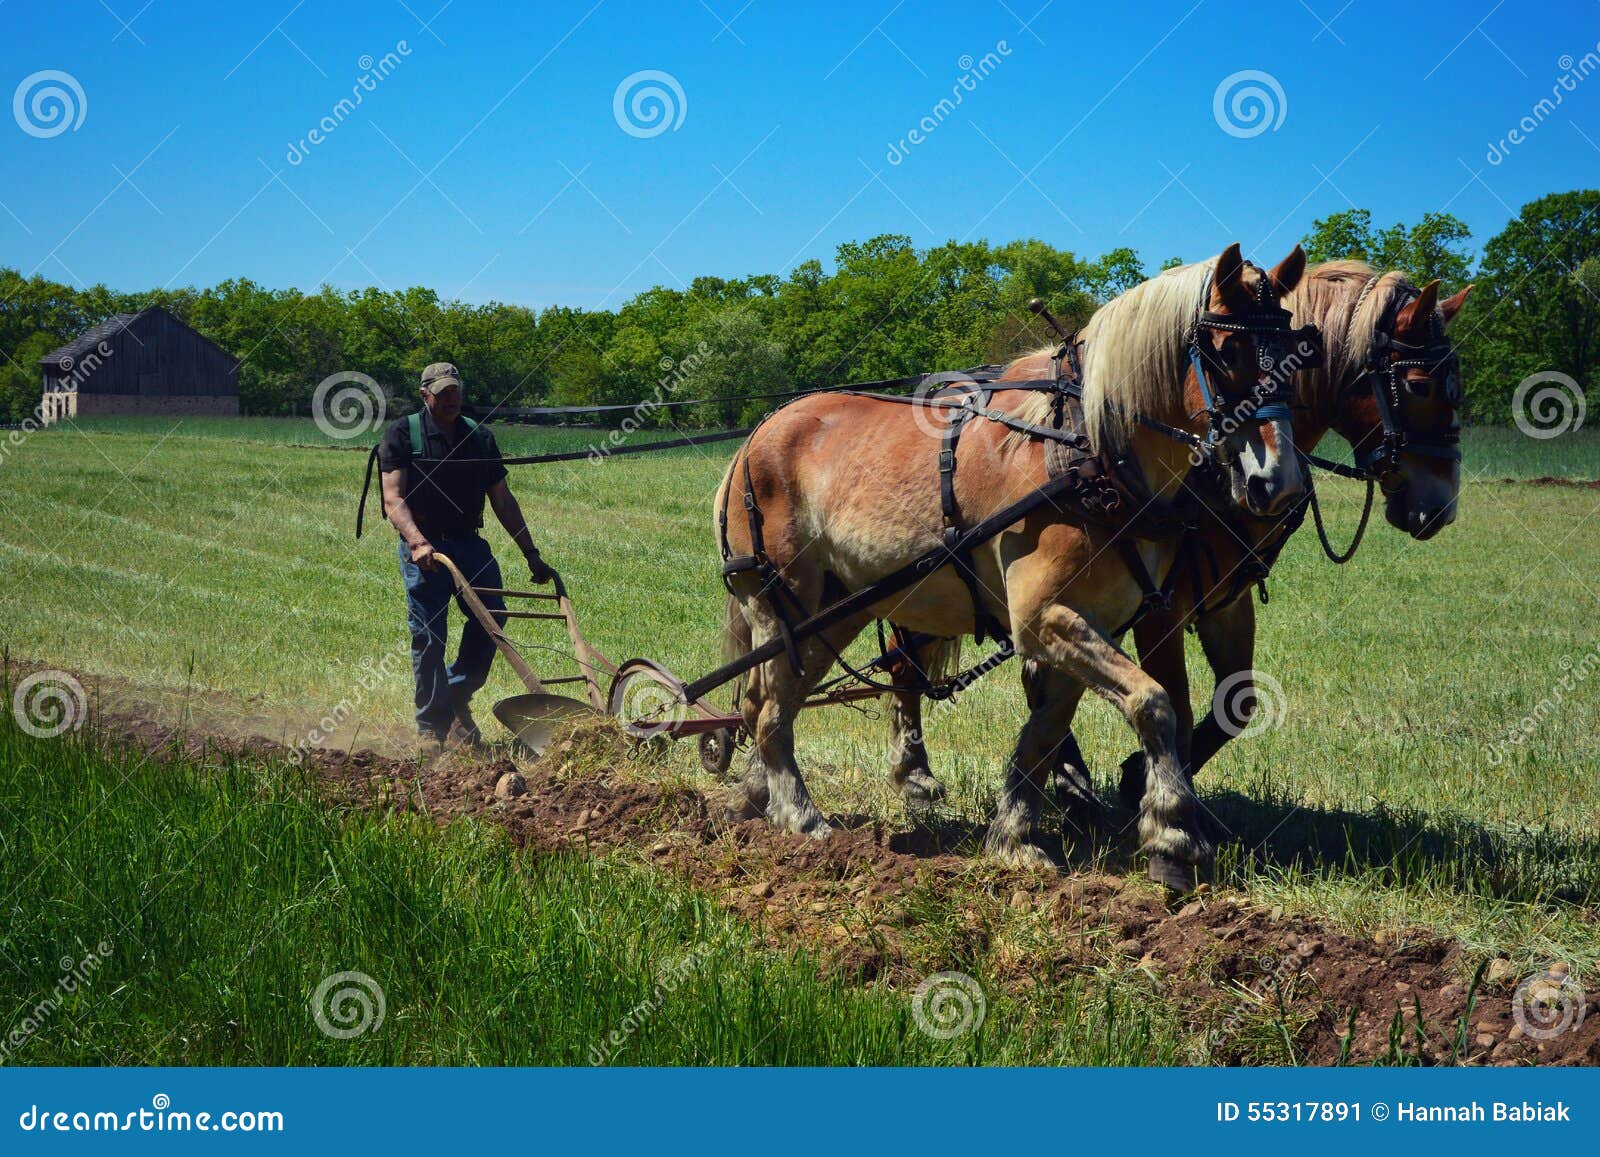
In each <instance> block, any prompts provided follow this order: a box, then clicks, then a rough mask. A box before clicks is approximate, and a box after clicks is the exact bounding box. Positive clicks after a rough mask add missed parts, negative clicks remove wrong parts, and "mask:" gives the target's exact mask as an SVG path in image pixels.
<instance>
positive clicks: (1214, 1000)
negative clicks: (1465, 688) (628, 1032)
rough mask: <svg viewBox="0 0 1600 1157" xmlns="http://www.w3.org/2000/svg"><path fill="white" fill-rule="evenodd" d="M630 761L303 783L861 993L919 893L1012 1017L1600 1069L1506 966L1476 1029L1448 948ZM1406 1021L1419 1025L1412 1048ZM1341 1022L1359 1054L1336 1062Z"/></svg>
mask: <svg viewBox="0 0 1600 1157" xmlns="http://www.w3.org/2000/svg"><path fill="white" fill-rule="evenodd" d="M14 677H15V676H14ZM85 682H86V684H87V683H92V682H94V680H92V679H86V680H85ZM99 693H100V697H101V698H100V708H99V710H98V711H97V712H96V727H97V728H98V729H99V730H100V731H101V732H102V733H104V735H105V736H106V737H107V738H109V739H112V740H114V741H120V742H126V743H130V744H132V745H134V746H136V747H138V748H141V749H144V750H147V751H149V752H152V753H154V754H158V755H168V754H171V753H174V752H184V753H187V754H190V755H196V756H205V755H210V756H213V757H214V756H215V755H217V754H219V753H234V754H241V755H250V756H259V757H265V758H273V757H278V758H281V757H282V756H283V754H284V749H283V748H282V747H280V746H279V745H277V744H275V743H272V742H270V741H267V740H262V739H247V740H243V741H240V740H237V739H233V738H227V737H223V738H219V737H217V736H216V735H213V734H208V733H205V732H202V731H197V730H192V729H186V730H183V731H178V730H174V729H173V728H171V727H169V726H167V725H164V724H162V723H160V722H156V721H153V720H151V719H149V718H146V717H142V716H141V715H139V714H137V713H134V714H119V713H118V712H117V711H116V710H115V707H114V705H113V704H111V703H108V702H107V701H106V698H105V693H104V690H103V688H102V689H100V692H99ZM629 758H630V755H629V752H628V751H627V750H626V749H625V748H624V747H623V745H622V743H621V741H620V738H619V737H617V736H616V735H615V734H614V733H605V732H602V733H589V734H580V735H574V736H573V737H571V738H569V739H568V740H566V741H564V742H563V743H561V744H560V745H558V746H557V747H556V748H555V749H554V750H553V751H552V752H551V753H550V754H549V755H547V756H546V757H545V758H544V759H542V760H540V761H539V762H537V763H535V764H532V765H527V764H516V763H513V762H512V760H511V759H509V758H507V757H504V756H501V757H496V758H485V759H473V758H471V757H470V756H466V755H464V754H462V753H456V752H452V753H448V754H447V755H446V756H445V757H444V758H443V759H441V760H439V761H438V763H437V764H435V765H434V766H433V767H431V768H421V767H419V765H418V764H417V763H416V762H414V761H406V760H397V759H392V758H388V757H385V756H382V755H378V754H376V753H373V752H370V751H369V752H357V753H354V754H351V753H348V752H332V751H321V750H319V751H315V752H313V753H312V755H311V757H310V758H308V759H307V760H306V761H305V762H304V764H303V766H305V767H306V768H308V769H310V770H311V771H313V772H315V773H316V774H317V775H318V776H320V777H322V778H323V779H325V780H326V781H327V782H328V783H329V784H330V786H331V787H332V788H333V790H334V792H335V794H337V795H338V796H339V797H341V798H342V799H344V800H346V801H354V802H357V803H360V804H363V805H376V806H384V807H397V808H404V809H410V810H416V811H420V812H425V814H427V815H429V816H431V817H432V818H433V819H435V820H436V821H438V822H441V823H443V822H449V821H451V820H453V819H455V818H458V817H461V816H478V817H481V818H483V819H487V820H491V821H493V822H497V823H500V824H502V825H503V826H504V827H505V828H506V829H507V830H508V831H509V832H510V834H511V836H512V838H513V839H514V840H515V841H516V842H517V843H518V844H519V845H521V846H525V847H528V848H532V849H535V850H538V851H554V850H574V849H576V850H591V849H593V850H601V851H605V852H608V853H612V852H614V853H617V854H625V855H637V856H639V857H641V858H643V859H645V860H647V861H649V862H651V863H653V864H654V865H656V866H657V867H658V868H659V869H660V870H662V871H667V872H672V873H674V874H676V875H678V876H680V877H682V878H683V879H685V880H687V881H688V882H690V883H692V884H693V885H695V886H696V887H698V888H701V889H704V890H705V891H707V892H708V893H710V894H712V895H714V896H716V897H717V899H718V900H719V901H720V902H721V903H723V904H725V905H726V906H728V907H729V908H731V909H733V910H734V911H736V912H737V913H739V914H740V915H741V916H743V917H745V918H747V919H748V920H749V921H750V923H751V924H752V925H753V926H755V927H756V928H757V929H758V930H759V931H760V933H761V935H763V936H764V937H765V938H766V939H767V941H768V942H769V943H771V944H773V945H775V946H780V947H793V946H794V945H796V944H797V943H800V942H804V943H805V944H806V945H807V946H809V947H810V948H812V949H813V950H814V951H816V952H817V953H818V955H819V956H820V957H821V958H822V959H823V960H824V961H826V962H827V965H828V967H830V968H832V969H833V970H835V971H837V972H838V973H840V974H842V975H844V976H846V977H850V978H860V979H861V980H864V981H865V980H876V979H882V980H886V981H888V982H891V983H894V984H896V985H897V986H901V985H904V986H909V985H914V984H915V983H916V982H917V981H918V980H919V979H920V978H921V974H922V972H925V971H927V969H926V967H925V966H926V964H927V961H925V960H924V961H923V962H922V967H918V966H917V964H916V961H915V959H914V957H915V955H916V950H917V948H918V946H919V940H918V933H919V928H918V924H919V914H920V913H921V912H922V911H923V910H925V908H924V906H923V905H919V904H918V903H917V897H919V896H926V895H928V894H930V893H931V894H932V895H935V896H938V897H940V898H941V900H944V901H946V902H954V903H957V904H958V905H960V906H964V911H963V912H961V914H960V927H959V928H958V929H957V930H956V935H958V936H959V937H962V938H964V942H965V943H966V944H967V945H968V946H969V947H975V948H978V949H983V948H987V947H991V946H994V945H996V944H1003V947H1001V948H998V949H997V950H996V951H993V952H991V953H989V958H988V959H989V964H988V967H989V968H990V969H991V970H992V971H993V973H994V974H995V977H996V979H997V980H998V982H999V983H1001V984H1004V985H1008V986H1013V987H1014V988H1015V990H1016V991H1017V993H1018V995H1019V996H1020V997H1021V998H1022V999H1023V1001H1024V1002H1025V1001H1026V995H1025V994H1026V991H1027V989H1028V988H1029V987H1030V986H1031V985H1033V984H1035V983H1036V982H1038V981H1039V980H1062V979H1065V978H1068V977H1070V976H1071V975H1073V974H1075V973H1088V972H1091V971H1094V970H1098V969H1103V968H1105V967H1107V966H1108V965H1111V966H1113V967H1119V968H1123V969H1127V970H1135V969H1137V970H1138V971H1139V972H1141V973H1143V974H1144V976H1145V978H1146V979H1147V981H1148V983H1149V985H1150V987H1151V988H1152V990H1153V992H1152V995H1153V998H1154V999H1159V1000H1161V1001H1162V1002H1163V1003H1165V1004H1166V1005H1167V1006H1168V1007H1170V1008H1174V1009H1183V1010H1190V1019H1191V1020H1192V1027H1193V1028H1194V1029H1195V1030H1196V1032H1198V1033H1203V1034H1207V1035H1206V1038H1205V1039H1207V1040H1209V1041H1210V1046H1209V1056H1210V1059H1211V1060H1212V1062H1213V1063H1219V1064H1226V1063H1237V1062H1239V1061H1241V1060H1246V1061H1248V1060H1250V1059H1251V1054H1250V1053H1249V1051H1248V1049H1247V1047H1246V1046H1247V1042H1246V1041H1244V1040H1242V1039H1241V1036H1242V1034H1244V1033H1246V1032H1248V1031H1250V1030H1251V1029H1252V1028H1254V1029H1259V1025H1260V1024H1261V1023H1262V1022H1261V1020H1260V1019H1259V1018H1251V1017H1244V1016H1239V1015H1238V1014H1237V1010H1239V1009H1242V1008H1249V1007H1251V1006H1252V1005H1265V1006H1268V1007H1273V1008H1275V1007H1276V1006H1277V1002H1278V1000H1279V996H1280V994H1281V995H1282V998H1283V1000H1284V1002H1285V1015H1284V1017H1283V1019H1284V1020H1285V1021H1286V1022H1287V1023H1288V1024H1289V1025H1290V1026H1291V1029H1292V1031H1293V1033H1294V1036H1295V1042H1296V1055H1297V1057H1298V1058H1299V1059H1300V1060H1302V1061H1304V1062H1306V1063H1316V1064H1329V1063H1334V1062H1337V1061H1338V1060H1339V1058H1340V1056H1341V1054H1342V1053H1343V1054H1344V1055H1345V1056H1347V1058H1348V1059H1349V1060H1350V1061H1352V1062H1356V1063H1360V1062H1363V1061H1366V1060H1369V1059H1371V1058H1374V1057H1383V1056H1386V1055H1389V1054H1390V1049H1391V1026H1392V1025H1393V1023H1394V1020H1395V1016H1396V1013H1397V1012H1400V1013H1402V1014H1403V1017H1404V1037H1403V1040H1402V1042H1401V1043H1402V1045H1403V1047H1404V1049H1405V1051H1406V1052H1407V1053H1408V1054H1409V1055H1411V1056H1412V1057H1413V1058H1414V1059H1416V1060H1419V1061H1420V1062H1421V1063H1425V1064H1426V1063H1440V1062H1447V1061H1449V1060H1450V1059H1451V1055H1452V1049H1453V1047H1454V1046H1455V1044H1456V1042H1457V1040H1458V1037H1459V1035H1460V1034H1461V1033H1462V1031H1463V1030H1462V1019H1463V1018H1464V1017H1465V1018H1466V1025H1465V1030H1464V1032H1465V1040H1466V1049H1465V1053H1464V1057H1465V1060H1466V1062H1467V1063H1469V1064H1529V1063H1539V1064H1580V1065H1581V1064H1600V1013H1596V1014H1595V1015H1591V1016H1588V1017H1587V1018H1586V1019H1585V1020H1584V1021H1583V1023H1582V1024H1581V1025H1580V1026H1579V1027H1578V1028H1577V1029H1576V1030H1573V1031H1567V1032H1564V1033H1562V1034H1561V1035H1560V1036H1558V1037H1556V1038H1555V1039H1552V1040H1548V1041H1539V1040H1533V1039H1530V1038H1529V1037H1527V1036H1526V1035H1524V1034H1523V1033H1522V1032H1521V1031H1520V1030H1519V1029H1518V1028H1517V1027H1516V1024H1515V1018H1514V1015H1513V1007H1512V1006H1513V1000H1512V995H1513V994H1512V990H1513V988H1514V987H1515V986H1516V984H1517V982H1518V980H1520V979H1522V978H1520V977H1517V976H1514V975H1508V976H1505V977H1500V976H1499V973H1500V972H1502V971H1504V972H1509V971H1510V970H1509V968H1508V967H1507V966H1505V965H1501V966H1500V967H1499V968H1497V969H1495V970H1494V971H1493V972H1492V973H1491V974H1490V975H1491V977H1492V978H1493V981H1494V982H1493V983H1485V984H1484V985H1483V986H1482V987H1481V988H1480V989H1479V990H1478V992H1477V993H1476V996H1475V1001H1474V1003H1473V1005H1472V1007H1471V1008H1470V1010H1469V1007H1468V999H1469V993H1468V988H1469V984H1468V983H1466V982H1464V981H1463V979H1462V978H1463V977H1465V976H1470V975H1471V972H1472V962H1471V961H1469V960H1468V959H1467V958H1466V957H1465V955H1464V953H1463V949H1462V948H1461V946H1460V945H1458V944H1455V943H1453V942H1449V941H1443V940H1440V939H1438V938H1436V937H1434V936H1432V935H1431V934H1428V933H1425V932H1418V931H1416V930H1406V929H1401V930H1398V931H1392V932H1379V933H1378V934H1377V936H1376V937H1375V938H1374V939H1372V940H1366V939H1357V938H1353V937H1350V936H1347V935H1344V934H1342V933H1341V932H1339V931H1336V930H1334V929H1333V928H1332V927H1330V926H1328V925H1326V924H1324V923H1322V922H1320V921H1318V920H1315V919H1309V918H1304V917H1298V916H1292V915H1285V914H1284V913H1283V911H1282V910H1281V909H1272V910H1268V909H1267V908H1265V907H1264V906H1262V905H1260V904H1258V903H1254V902H1252V900H1251V898H1250V897H1249V895H1247V894H1215V893H1213V894H1206V895H1203V896H1201V897H1200V898H1199V899H1195V900H1191V901H1190V902H1189V903H1187V904H1184V905H1183V906H1181V907H1177V908H1176V910H1174V909H1173V908H1172V907H1169V906H1168V905H1167V904H1166V903H1165V902H1164V900H1163V897H1162V896H1161V895H1160V894H1159V893H1158V892H1157V891H1156V890H1155V888H1154V887H1153V886H1151V885H1149V884H1147V883H1146V882H1145V881H1144V880H1143V879H1142V878H1141V877H1134V876H1118V875H1111V874H1107V873H1104V872H1094V871H1077V872H1072V873H1070V874H1062V875H1057V876H1048V877H1047V876H1043V875H1038V874H1024V873H1018V872H1011V871H1007V870H1004V869H1001V868H998V867H995V866H993V865H990V864H988V863H985V862H983V861H982V860H979V859H977V858H976V857H974V856H972V855H968V854H953V853H951V852H949V851H945V850H942V849H940V848H939V847H938V846H936V840H935V837H934V836H933V835H932V834H931V833H925V832H903V831H894V830H889V829H886V828H885V827H884V826H883V825H881V824H872V823H867V824H864V825H862V826H855V827H852V828H849V829H848V830H839V831H836V833H835V834H834V835H833V836H832V837H831V838H829V839H827V840H823V841H816V840H812V839H810V838H807V837H803V836H792V835H786V834H781V833H778V832H776V831H774V830H773V829H772V828H771V827H769V826H768V825H767V824H766V823H765V822H763V821H759V820H758V821H751V822H746V823H741V824H735V825H731V826H730V825H726V824H724V823H722V822H721V821H720V819H719V818H718V817H719V816H720V813H721V806H720V799H718V798H714V797H708V796H707V795H706V794H704V793H702V792H700V791H698V790H696V789H694V788H692V787H689V786H687V785H683V786H674V785H670V784H662V783H652V782H642V781H641V780H640V779H639V778H636V777H635V776H632V775H625V774H623V773H621V772H619V771H615V770H614V771H609V772H600V773H599V774H596V772H595V771H594V769H595V768H621V767H623V766H624V765H625V764H626V763H627V761H628V760H629ZM511 772H520V774H522V775H523V776H524V777H525V782H526V788H527V790H526V793H525V794H522V795H520V796H518V797H516V798H513V799H509V800H504V801H501V800H497V799H496V798H495V787H496V784H497V783H498V782H499V780H500V777H501V776H502V775H505V774H506V773H511ZM1018 921H1028V922H1033V924H1034V927H1033V928H1032V929H1031V931H1032V932H1034V933H1036V934H1034V935H1032V936H1030V937H1026V938H1018V937H1015V936H1007V935H1006V931H1007V930H1010V929H1013V928H1014V927H1015V926H1016V922H1018ZM921 943H922V944H925V943H926V939H925V938H924V939H923V940H922V941H921ZM1024 944H1025V945H1026V946H1025V947H1022V946H1019V945H1024ZM1040 945H1043V946H1044V947H1040ZM1557 967H1558V969H1559V968H1560V966H1557ZM1419 1009H1420V1014H1421V1018H1422V1022H1423V1024H1424V1025H1425V1026H1426V1033H1425V1037H1426V1043H1421V1044H1419V1043H1418V1039H1417V1033H1416V1031H1415V1030H1416V1022H1417V1014H1418V1010H1419ZM1352 1010H1353V1011H1354V1033H1353V1038H1354V1039H1353V1040H1351V1041H1350V1042H1349V1044H1348V1046H1346V1044H1345V1042H1344V1036H1345V1034H1346V1032H1347V1030H1348V1026H1349V1024H1350V1016H1351V1012H1352Z"/></svg>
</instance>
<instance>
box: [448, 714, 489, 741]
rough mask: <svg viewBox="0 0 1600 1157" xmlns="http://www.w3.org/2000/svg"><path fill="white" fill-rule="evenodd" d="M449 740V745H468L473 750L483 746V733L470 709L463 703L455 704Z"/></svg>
mask: <svg viewBox="0 0 1600 1157" xmlns="http://www.w3.org/2000/svg"><path fill="white" fill-rule="evenodd" d="M449 742H450V744H451V746H461V747H470V748H472V749H473V750H474V751H476V750H477V749H479V748H481V747H482V746H483V733H482V732H481V731H479V730H478V723H477V720H475V719H473V718H472V709H471V708H470V707H468V706H467V704H465V703H460V704H458V705H457V706H456V721H455V723H454V724H452V725H451V727H450V736H449Z"/></svg>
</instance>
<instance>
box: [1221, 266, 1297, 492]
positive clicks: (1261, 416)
mask: <svg viewBox="0 0 1600 1157" xmlns="http://www.w3.org/2000/svg"><path fill="white" fill-rule="evenodd" d="M1246 264H1248V265H1249V267H1250V268H1251V269H1254V270H1255V271H1256V273H1257V275H1258V279H1257V281H1256V300H1255V307H1254V308H1253V309H1251V310H1250V311H1249V312H1248V313H1241V314H1224V313H1217V312H1215V311H1213V310H1210V309H1206V308H1204V305H1207V304H1209V303H1210V301H1211V276H1210V275H1209V274H1208V275H1207V277H1206V282H1205V288H1204V290H1203V291H1202V294H1203V295H1202V297H1201V302H1202V308H1201V310H1200V311H1199V312H1198V313H1197V314H1196V315H1195V319H1194V324H1193V326H1191V327H1190V330H1189V364H1190V365H1192V366H1193V367H1194V374H1195V380H1196V381H1197V383H1198V384H1199V386H1200V397H1201V400H1202V408H1201V409H1200V410H1199V411H1197V412H1196V413H1195V414H1192V415H1190V416H1191V417H1199V416H1200V414H1202V413H1203V414H1205V415H1206V418H1207V429H1206V437H1205V445H1206V448H1207V450H1208V451H1209V452H1210V454H1211V455H1212V456H1213V457H1214V458H1216V459H1217V460H1218V461H1219V462H1222V463H1224V464H1227V462H1228V460H1229V458H1230V457H1231V454H1230V452H1228V451H1227V450H1225V449H1224V447H1225V446H1226V442H1225V439H1226V437H1227V436H1228V435H1229V434H1231V433H1232V432H1233V430H1234V428H1236V427H1237V426H1238V424H1239V423H1240V422H1246V421H1249V422H1273V421H1282V422H1290V421H1292V420H1293V417H1294V415H1293V411H1292V410H1291V408H1290V402H1291V400H1292V399H1293V397H1294V374H1295V373H1296V372H1297V371H1299V370H1302V369H1312V368H1315V367H1316V366H1319V365H1321V364H1322V354H1323V348H1322V335H1321V334H1320V333H1319V332H1318V330H1317V327H1316V326H1314V325H1304V326H1300V327H1298V328H1296V327H1295V326H1294V325H1293V321H1294V315H1293V314H1292V313H1290V312H1289V311H1288V310H1287V309H1284V308H1283V307H1282V306H1281V305H1279V304H1278V298H1277V294H1276V292H1275V291H1274V290H1273V287H1272V279H1271V278H1270V277H1269V276H1268V275H1267V274H1266V272H1265V271H1263V270H1262V269H1261V268H1260V267H1259V266H1257V265H1254V264H1251V263H1248V262H1247V263H1246ZM1201 330H1211V331H1214V332H1220V333H1237V334H1249V335H1250V336H1251V337H1252V338H1254V339H1255V343H1256V365H1257V367H1258V368H1259V369H1260V370H1261V372H1262V374H1264V375H1267V376H1266V378H1265V381H1262V382H1257V384H1256V385H1255V387H1253V388H1252V389H1251V390H1250V391H1249V392H1248V394H1246V395H1245V396H1244V397H1219V395H1218V393H1217V392H1216V391H1213V390H1212V388H1211V382H1210V379H1209V378H1208V377H1207V375H1206V362H1207V361H1208V360H1210V361H1211V362H1212V366H1211V368H1212V370H1213V371H1215V372H1217V373H1219V374H1221V375H1222V376H1223V380H1227V375H1228V373H1229V372H1230V371H1229V369H1228V368H1227V367H1224V366H1222V365H1219V364H1218V363H1217V362H1216V361H1215V358H1216V352H1215V350H1214V349H1213V348H1212V347H1211V346H1210V344H1209V343H1204V344H1203V343H1202V342H1201V340H1200V331H1201ZM1291 343H1292V344H1293V346H1294V352H1293V353H1291V352H1290V346H1291Z"/></svg>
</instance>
